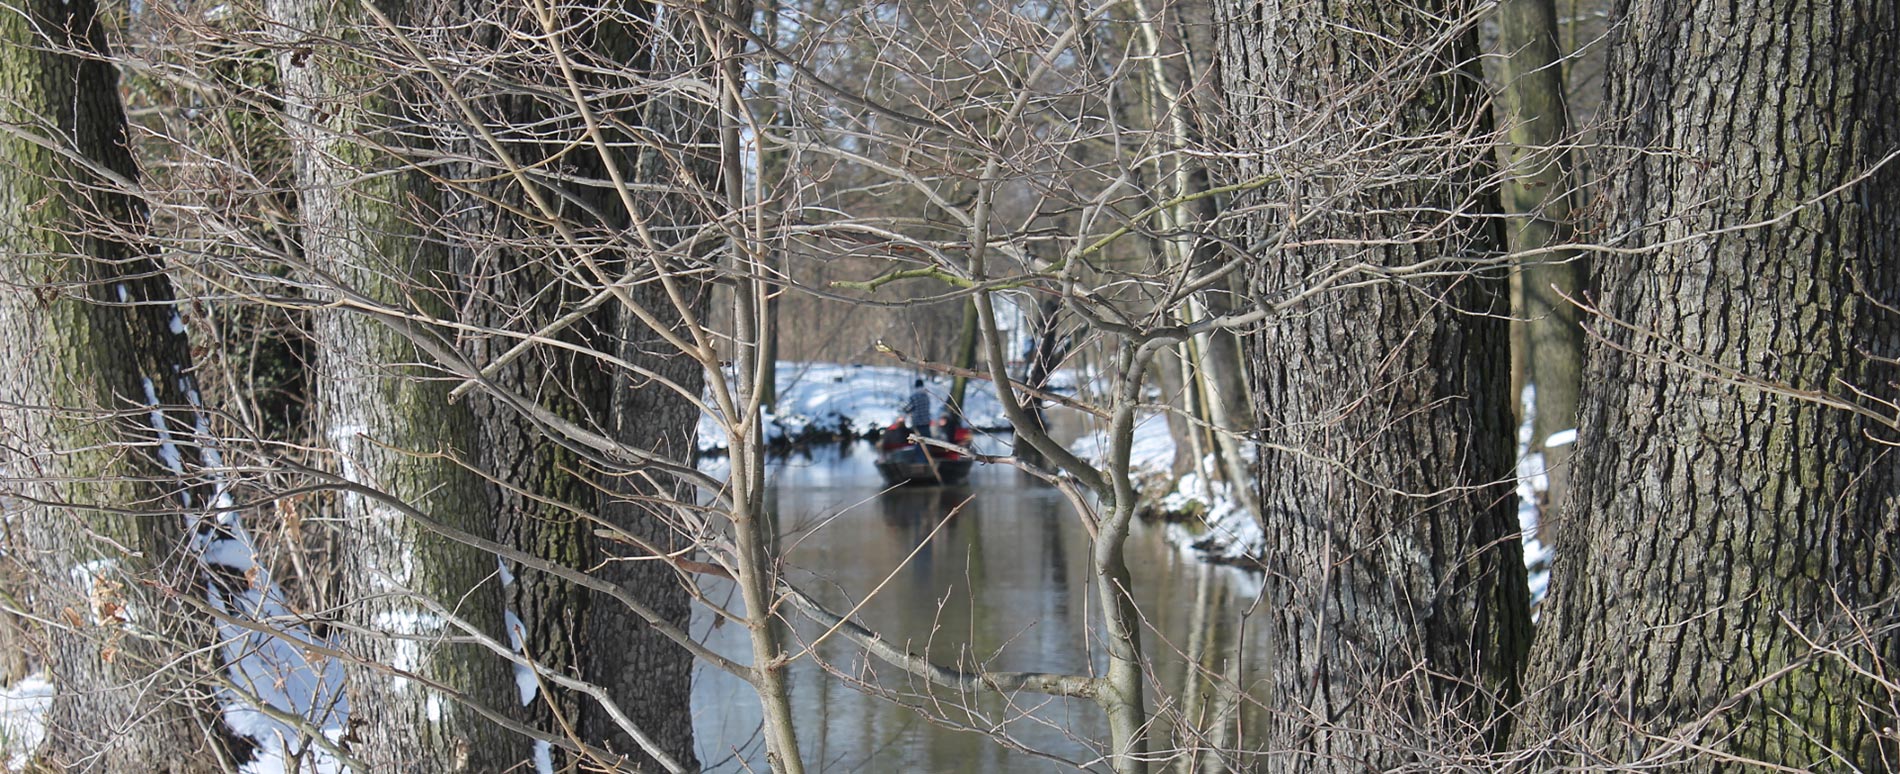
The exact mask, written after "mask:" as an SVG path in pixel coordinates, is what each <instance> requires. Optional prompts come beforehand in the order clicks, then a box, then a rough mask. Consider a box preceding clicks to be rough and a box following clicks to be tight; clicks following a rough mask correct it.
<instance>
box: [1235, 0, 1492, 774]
mask: <svg viewBox="0 0 1900 774" xmlns="http://www.w3.org/2000/svg"><path fill="white" fill-rule="evenodd" d="M1222 10H1223V12H1224V19H1223V21H1224V24H1223V28H1224V29H1225V31H1226V32H1225V36H1224V39H1223V41H1222V46H1223V48H1222V51H1223V60H1222V74H1223V77H1224V79H1225V81H1224V83H1223V86H1224V90H1225V92H1226V93H1227V94H1228V100H1229V106H1230V109H1231V111H1232V115H1231V116H1230V118H1231V119H1232V121H1233V126H1234V127H1235V132H1236V136H1237V144H1238V145H1239V146H1240V147H1241V148H1242V149H1243V151H1244V153H1245V154H1246V155H1244V156H1243V159H1244V160H1245V161H1244V163H1243V165H1242V166H1243V169H1242V176H1243V178H1244V179H1251V178H1255V177H1258V176H1263V175H1268V174H1272V175H1278V176H1280V177H1281V180H1280V181H1279V182H1278V183H1277V184H1276V185H1273V186H1269V187H1268V188H1266V189H1263V190H1264V191H1265V193H1266V196H1265V197H1264V201H1267V202H1272V203H1275V204H1282V205H1284V206H1285V207H1286V210H1285V211H1284V212H1283V211H1281V210H1278V209H1271V210H1269V209H1264V208H1263V209H1262V210H1261V211H1260V212H1261V214H1260V215H1256V216H1254V217H1253V218H1252V219H1251V226H1252V231H1251V233H1248V234H1246V235H1245V236H1244V238H1242V239H1241V240H1240V241H1242V242H1243V243H1248V244H1260V243H1262V240H1266V244H1269V245H1270V246H1269V247H1266V248H1264V250H1266V251H1267V252H1266V253H1265V254H1263V255H1259V256H1256V257H1254V258H1253V260H1254V261H1255V262H1256V266H1255V267H1254V274H1253V295H1254V297H1255V298H1256V299H1260V300H1262V301H1263V302H1268V303H1272V302H1275V301H1277V300H1279V299H1286V298H1290V297H1293V296H1295V295H1297V294H1299V293H1301V292H1304V291H1306V290H1308V289H1310V287H1311V283H1312V282H1313V281H1314V278H1317V277H1323V276H1326V275H1328V274H1331V273H1333V272H1335V271H1338V270H1340V269H1342V268H1344V267H1348V266H1352V265H1355V264H1359V263H1365V264H1369V265H1370V266H1373V267H1379V268H1374V269H1371V270H1369V271H1366V272H1362V273H1355V274H1353V275H1352V276H1351V277H1350V280H1351V281H1353V282H1356V283H1359V286H1357V287H1351V288H1333V289H1330V290H1326V291H1323V292H1321V293H1320V294H1319V295H1317V296H1314V297H1312V298H1310V299H1308V300H1307V301H1305V302H1303V303H1300V304H1298V305H1296V306H1293V307H1292V308H1289V309H1287V310H1285V311H1284V312H1282V313H1280V314H1277V315H1275V316H1273V317H1272V318H1270V319H1269V321H1268V322H1267V323H1266V325H1265V326H1264V330H1263V331H1262V332H1261V333H1260V334H1259V335H1258V336H1257V337H1255V338H1254V339H1253V341H1252V342H1251V344H1252V346H1253V348H1254V349H1253V363H1252V366H1253V379H1254V382H1253V388H1254V394H1255V399H1256V402H1257V404H1258V411H1259V414H1258V416H1259V423H1258V424H1259V427H1260V439H1261V441H1262V443H1261V446H1260V449H1261V451H1260V460H1259V464H1260V485H1261V488H1260V497H1261V506H1262V509H1263V512H1262V514H1261V517H1262V521H1263V523H1264V526H1265V532H1266V537H1267V545H1266V551H1265V553H1266V556H1265V559H1266V561H1267V563H1268V568H1267V576H1266V578H1267V583H1266V589H1267V590H1266V594H1267V595H1268V599H1269V600H1271V606H1272V607H1273V608H1275V609H1276V610H1277V612H1275V613H1273V614H1272V615H1270V616H1269V617H1268V619H1267V621H1268V625H1269V626H1271V627H1272V631H1273V632H1274V637H1275V638H1276V640H1277V642H1278V643H1279V655H1278V656H1277V658H1276V659H1275V665H1274V666H1273V667H1272V673H1271V677H1272V680H1273V688H1272V689H1271V690H1270V691H1268V692H1267V694H1266V696H1265V698H1264V701H1265V702H1266V703H1267V709H1268V711H1269V712H1270V713H1272V716H1273V718H1274V719H1273V720H1272V722H1271V725H1270V731H1269V736H1268V738H1267V739H1265V740H1263V742H1264V743H1265V745H1266V746H1267V748H1268V749H1273V750H1285V751H1298V753H1297V754H1296V755H1293V756H1289V757H1287V758H1286V759H1285V761H1284V764H1283V765H1284V768H1286V769H1287V770H1323V771H1333V770H1344V769H1347V768H1353V769H1359V768H1366V769H1370V770H1377V769H1385V768H1389V767H1392V766H1396V765H1400V764H1401V763H1403V762H1405V761H1408V760H1417V759H1420V757H1421V756H1426V755H1430V754H1432V753H1468V752H1472V751H1473V749H1472V748H1479V749H1481V748H1482V747H1483V746H1484V745H1485V743H1486V741H1487V740H1486V736H1495V733H1496V729H1497V727H1498V726H1499V725H1500V724H1499V723H1498V720H1497V717H1496V714H1497V711H1498V707H1497V706H1495V705H1494V702H1493V700H1492V698H1493V697H1497V698H1501V699H1504V700H1507V701H1508V700H1509V697H1510V696H1511V695H1512V694H1513V692H1514V690H1515V685H1516V682H1517V673H1518V670H1519V668H1520V665H1521V663H1522V658H1523V654H1524V651H1525V649H1526V647H1527V646H1528V638H1529V613H1528V610H1527V608H1526V595H1527V591H1526V588H1525V580H1524V566H1523V559H1522V556H1521V551H1520V549H1519V548H1518V543H1517V540H1516V539H1515V537H1514V533H1515V532H1516V531H1517V527H1516V518H1515V513H1514V509H1513V507H1512V506H1513V501H1514V498H1513V496H1512V488H1511V485H1510V479H1511V469H1512V454H1511V441H1512V435H1513V433H1512V423H1511V412H1510V398H1509V396H1507V395H1506V394H1505V391H1506V385H1507V376H1508V375H1507V374H1506V372H1505V369H1504V367H1503V366H1504V364H1505V362H1506V357H1507V356H1508V352H1507V351H1506V345H1507V340H1506V339H1507V332H1506V328H1505V324H1504V321H1503V318H1502V315H1501V314H1500V313H1501V312H1502V311H1504V298H1503V290H1504V282H1503V277H1502V276H1490V275H1481V274H1478V273H1452V274H1446V273H1442V272H1441V273H1436V274H1431V275H1426V276H1416V277H1409V278H1408V277H1404V276H1400V277H1390V278H1386V279H1384V280H1383V281H1375V282H1371V283H1366V282H1364V280H1366V279H1368V278H1378V277H1379V276H1380V271H1381V269H1391V268H1397V267H1403V266H1411V265H1416V264H1418V263H1419V262H1422V261H1432V260H1435V259H1455V258H1458V257H1463V256H1472V255H1483V254H1487V253H1494V252H1495V251H1496V250H1497V249H1498V247H1499V246H1500V245H1499V241H1500V240H1499V238H1498V235H1497V234H1496V230H1495V229H1494V228H1493V227H1492V226H1491V225H1489V223H1490V221H1489V220H1488V219H1486V218H1483V217H1481V216H1482V215H1483V214H1484V213H1487V212H1495V202H1494V201H1492V200H1488V199H1487V197H1485V196H1483V195H1482V191H1481V189H1480V183H1481V181H1483V180H1484V179H1485V178H1486V177H1487V176H1488V173H1489V165H1488V164H1487V163H1486V159H1485V157H1486V156H1487V155H1488V149H1487V147H1486V146H1485V145H1484V144H1483V142H1482V141H1481V140H1480V139H1478V138H1480V137H1482V134H1483V132H1482V130H1483V124H1484V122H1483V121H1481V120H1480V119H1479V114H1480V112H1481V111H1482V110H1483V101H1482V95H1481V94H1480V93H1478V90H1477V89H1476V88H1475V87H1474V85H1475V81H1476V80H1477V79H1476V78H1475V77H1473V74H1472V73H1470V72H1469V71H1468V69H1467V68H1468V67H1469V65H1468V63H1469V62H1471V61H1472V58H1471V53H1472V51H1473V50H1474V48H1475V45H1474V40H1473V36H1472V35H1471V34H1470V31H1469V30H1468V29H1465V28H1463V27H1461V26H1455V25H1458V24H1462V22H1461V21H1460V20H1462V19H1465V18H1466V17H1468V15H1469V12H1470V10H1471V9H1470V8H1469V7H1468V4H1465V3H1460V2H1431V3H1425V4H1423V5H1422V6H1413V5H1393V4H1387V3H1380V2H1372V1H1371V0H1350V1H1347V2H1332V3H1325V4H1315V3H1282V2H1277V1H1276V0H1266V1H1264V2H1232V3H1227V4H1225V5H1224V6H1223V8H1222ZM1447 20H1451V21H1449V22H1448V21H1447ZM1321 106H1324V107H1321ZM1289 224H1291V225H1290V226H1289ZM1453 265H1456V264H1455V263H1454V264H1453ZM1487 729H1488V730H1489V731H1490V733H1486V731H1487Z"/></svg>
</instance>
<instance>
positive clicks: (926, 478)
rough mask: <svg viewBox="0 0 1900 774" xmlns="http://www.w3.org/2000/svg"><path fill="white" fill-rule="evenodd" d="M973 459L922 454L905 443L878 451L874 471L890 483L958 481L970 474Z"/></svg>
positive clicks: (943, 482) (914, 447) (962, 480)
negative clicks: (895, 447) (899, 446)
mask: <svg viewBox="0 0 1900 774" xmlns="http://www.w3.org/2000/svg"><path fill="white" fill-rule="evenodd" d="M975 462H976V461H975V460H972V459H970V458H969V457H963V456H961V455H959V456H958V458H956V459H945V458H943V457H935V456H926V455H925V454H924V452H923V450H922V449H920V448H918V447H916V446H905V447H902V448H898V449H889V450H886V451H883V452H881V453H879V454H878V456H877V472H878V474H879V475H882V476H883V477H884V481H885V482H886V483H890V484H961V483H963V482H964V480H966V479H968V478H969V477H970V467H971V465H973V464H975Z"/></svg>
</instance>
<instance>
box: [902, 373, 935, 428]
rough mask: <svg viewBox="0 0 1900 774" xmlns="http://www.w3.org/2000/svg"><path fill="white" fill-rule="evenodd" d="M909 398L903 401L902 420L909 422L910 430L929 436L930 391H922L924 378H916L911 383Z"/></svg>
mask: <svg viewBox="0 0 1900 774" xmlns="http://www.w3.org/2000/svg"><path fill="white" fill-rule="evenodd" d="M911 387H912V389H911V391H910V400H909V401H906V402H905V403H904V421H906V422H909V423H910V431H911V432H913V433H916V434H917V435H919V436H923V437H926V438H927V437H929V436H930V393H928V392H925V391H924V380H922V379H918V380H917V382H916V383H915V384H913V385H911Z"/></svg>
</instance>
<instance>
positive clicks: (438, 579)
mask: <svg viewBox="0 0 1900 774" xmlns="http://www.w3.org/2000/svg"><path fill="white" fill-rule="evenodd" d="M418 10H419V9H412V8H410V7H407V6H405V5H403V4H400V3H392V4H389V5H386V6H383V7H382V8H380V9H378V10H377V11H376V12H375V13H372V9H371V8H370V7H368V6H360V5H354V4H342V5H335V6H330V5H315V4H309V3H303V2H297V1H296V0H281V1H280V2H273V3H272V4H271V7H270V12H271V15H272V17H273V18H274V19H275V20H276V21H277V22H278V23H279V24H281V25H282V27H281V28H280V30H279V32H278V34H279V35H281V36H283V42H284V45H283V46H282V48H281V49H280V50H281V52H282V53H280V55H279V60H278V66H279V70H280V73H281V77H282V82H283V86H284V92H285V100H284V103H285V113H286V117H287V121H286V124H287V131H288V134H289V137H290V145H291V149H292V157H293V166H294V168H295V181H296V186H297V192H298V196H299V207H298V211H299V212H300V213H301V214H302V223H301V226H302V236H303V244H302V247H303V257H304V260H305V262H306V264H307V267H308V270H309V271H308V274H309V275H310V279H311V281H312V284H313V285H316V286H318V287H319V288H321V289H320V290H318V291H317V292H319V293H321V294H325V295H328V296H329V297H330V298H331V299H333V300H338V301H347V300H350V299H352V298H354V299H356V300H357V301H359V302H360V303H363V304H379V305H387V306H389V307H392V308H395V309H400V310H404V311H406V312H409V313H411V314H416V315H423V316H425V317H430V318H435V319H447V318H448V316H449V313H450V310H451V309H452V307H451V306H450V291H451V290H452V283H451V281H450V280H449V277H448V276H447V272H448V269H449V265H448V254H447V251H446V249H444V247H443V245H442V243H441V242H440V240H439V239H436V238H434V236H435V235H433V234H430V233H428V232H427V227H426V221H425V220H424V219H423V218H424V214H425V213H426V212H428V211H429V210H431V209H433V207H431V206H430V203H431V202H432V201H433V200H434V198H435V191H434V190H433V186H431V185H429V184H428V183H427V182H426V181H425V179H424V178H423V177H422V175H421V174H420V173H418V172H416V171H413V170H412V169H409V168H408V167H409V165H410V163H411V162H410V160H409V159H406V158H402V153H403V150H402V149H405V148H413V147H415V146H416V145H417V143H419V142H423V141H426V138H427V137H428V136H429V132H428V131H427V130H426V129H425V128H424V126H425V125H419V124H418V123H417V122H415V121H413V120H411V119H409V118H406V117H405V114H410V113H411V112H412V111H413V109H414V107H415V106H414V105H406V104H404V103H403V102H402V98H403V95H405V94H413V93H414V91H415V90H417V89H418V88H426V87H427V82H426V81H416V80H409V81H405V80H403V79H400V78H395V77H392V76H393V75H394V73H392V72H391V68H389V67H388V64H389V63H390V62H402V61H410V60H412V59H413V57H411V56H409V55H407V54H406V52H405V48H404V46H403V44H401V43H400V42H398V41H396V40H394V38H395V36H396V34H398V33H397V32H396V30H394V29H391V28H388V27H386V26H385V25H383V23H382V21H381V20H380V19H379V18H378V17H379V16H383V18H388V19H391V20H393V23H395V24H402V23H405V22H408V21H412V20H413V14H414V13H416V12H417V11H418ZM384 15H386V16H384ZM400 34H401V35H402V36H404V37H406V38H410V39H416V38H419V37H424V36H426V35H428V34H430V33H429V32H428V31H426V30H421V29H417V28H403V29H401V31H400ZM379 60H380V61H379ZM419 83H420V84H422V86H421V87H419V86H418V84H419ZM313 317H314V320H313V327H314V330H313V331H312V337H311V338H312V341H313V344H314V346H315V349H316V350H317V360H318V366H317V369H316V371H317V372H316V374H315V377H314V379H313V383H314V387H315V392H316V394H317V410H318V419H317V421H318V423H319V424H320V426H321V427H323V428H324V429H325V433H324V436H325V440H326V442H327V445H328V446H329V448H330V449H331V450H332V451H333V452H334V455H335V456H334V464H335V465H336V466H337V467H338V469H339V470H340V472H341V473H342V475H343V476H344V477H345V478H347V479H350V480H351V481H354V482H357V483H359V484H362V485H364V486H368V487H372V488H375V489H379V490H381V491H383V492H384V493H387V494H389V495H392V496H394V497H396V498H398V499H400V500H402V501H403V502H406V503H408V504H409V505H411V506H413V507H415V508H416V509H418V510H420V511H421V512H422V513H423V514H426V515H427V516H428V517H429V518H431V519H433V520H435V521H438V522H440V523H442V524H445V525H447V526H450V527H453V528H456V529H459V530H462V531H464V532H468V533H472V534H474V535H477V536H483V537H491V538H492V537H493V535H494V530H495V518H494V511H493V509H494V504H493V502H492V501H491V499H490V498H489V496H488V489H487V484H486V482H485V481H484V480H483V479H482V478H481V477H480V476H479V475H478V474H476V473H475V472H474V471H473V470H472V469H470V468H469V467H468V465H469V464H470V463H471V462H472V460H473V455H474V454H475V450H476V447H477V444H478V443H479V437H478V436H477V435H476V433H475V430H476V424H475V418H474V417H473V416H472V415H471V414H470V412H469V411H468V409H467V408H466V407H465V406H458V405H451V403H450V402H449V400H448V391H449V387H450V386H451V384H450V383H449V382H446V381H444V380H442V379H441V376H442V374H440V373H437V372H434V371H433V369H430V368H428V367H427V366H424V365H421V364H423V363H426V362H427V360H428V358H427V357H426V356H425V355H423V353H422V352H421V351H420V350H419V349H418V348H417V346H416V345H415V344H414V343H412V341H410V340H409V339H407V338H405V333H404V330H405V329H406V330H407V331H408V332H410V333H411V334H414V335H421V336H434V335H437V334H436V332H435V331H432V330H430V329H429V328H428V326H426V325H424V324H422V323H419V322H414V321H412V320H408V319H394V318H386V317H378V316H373V315H371V314H369V313H366V312H364V311H361V310H360V309H348V308H329V309H324V310H321V311H320V312H319V313H317V314H315V315H314V316H313ZM336 511H337V516H338V518H339V523H338V529H339V531H340V532H341V534H342V539H343V551H342V552H341V555H342V557H343V559H344V571H343V579H342V585H343V587H344V588H343V594H344V597H345V604H346V605H347V607H346V609H345V611H344V612H343V617H344V618H345V619H346V621H347V623H348V624H349V625H348V626H345V627H342V629H341V632H342V633H341V635H340V640H341V641H342V642H343V643H344V644H345V645H346V646H347V647H348V648H349V649H350V650H351V651H352V652H353V653H355V654H356V655H358V656H359V657H361V658H363V659H365V661H366V662H367V664H368V665H362V666H357V667H355V668H353V669H352V670H351V674H350V678H349V686H348V687H349V694H350V707H351V721H352V724H353V725H356V726H357V730H356V736H357V737H358V740H357V742H356V748H355V750H356V752H357V754H358V755H359V757H360V758H361V759H362V760H364V761H365V762H366V763H368V764H369V765H370V766H372V767H374V768H375V769H376V770H378V771H430V772H464V771H465V772H487V771H501V770H504V769H507V768H509V767H510V766H513V765H516V764H518V763H520V762H522V761H523V760H524V759H525V758H527V756H528V752H529V748H528V743H527V741H526V740H525V739H523V738H521V737H519V736H517V735H515V734H513V733H511V732H508V731H505V730H503V729H502V728H501V727H499V726H497V725H496V724H494V723H493V722H492V721H491V720H489V719H487V718H484V717H482V716H480V715H479V714H478V713H477V712H476V710H475V707H477V706H482V707H487V708H490V709H491V710H498V711H507V708H509V707H513V706H517V705H518V704H519V702H518V701H517V697H516V696H515V695H514V693H515V691H514V680H513V677H512V676H511V674H510V672H509V668H508V666H507V662H506V661H504V660H502V659H500V658H499V657H497V656H495V655H494V654H492V653H490V652H488V651H487V650H485V649H483V648H482V647H481V646H479V645H476V644H473V643H470V642H468V641H467V635H466V634H465V633H464V631H463V630H462V629H461V628H459V627H458V626H456V625H455V624H453V623H452V622H451V621H450V617H451V616H453V617H454V618H457V619H460V620H461V621H463V622H465V623H466V624H467V625H468V626H471V627H473V628H474V629H475V630H476V631H478V632H480V633H481V634H482V635H484V636H487V637H490V638H494V639H495V640H499V641H503V642H505V641H506V634H505V632H504V631H503V628H502V597H501V582H500V580H499V577H498V573H497V572H496V560H495V557H494V556H492V555H489V554H487V553H485V552H482V551H479V550H476V549H474V548H471V547H468V546H465V545H462V544H459V543H455V542H452V541H450V540H448V539H446V538H443V537H441V536H438V535H435V534H433V533H430V532H428V531H426V530H425V529H424V528H422V527H421V526H420V525H419V524H417V523H415V522H414V521H412V520H410V519H408V518H406V517H405V516H404V515H403V514H402V513H400V512H398V511H396V510H395V509H393V508H391V507H389V506H388V505H385V504H381V503H378V502H376V501H374V500H372V499H371V498H369V497H366V496H364V495H361V494H355V493H346V494H343V495H340V496H339V497H338V500H337V504H336ZM372 665H375V666H372ZM379 667H382V668H394V669H396V670H400V672H398V673H390V672H386V671H383V669H382V668H379Z"/></svg>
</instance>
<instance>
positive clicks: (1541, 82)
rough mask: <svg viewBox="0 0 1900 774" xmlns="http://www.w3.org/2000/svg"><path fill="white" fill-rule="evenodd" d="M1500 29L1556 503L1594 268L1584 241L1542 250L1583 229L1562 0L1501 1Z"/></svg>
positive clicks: (1516, 197) (1518, 242)
mask: <svg viewBox="0 0 1900 774" xmlns="http://www.w3.org/2000/svg"><path fill="white" fill-rule="evenodd" d="M1498 28H1499V37H1498V47H1499V48H1500V49H1502V50H1503V52H1504V55H1505V56H1504V89H1503V94H1502V96H1503V99H1502V101H1501V106H1500V107H1501V112H1502V114H1503V120H1504V123H1505V127H1506V132H1505V140H1506V144H1505V146H1504V149H1503V151H1504V152H1503V156H1504V165H1505V172H1506V175H1505V181H1504V187H1503V199H1504V209H1505V212H1508V213H1510V214H1511V215H1512V216H1513V217H1512V218H1511V221H1510V223H1511V228H1510V236H1511V240H1510V246H1511V250H1512V252H1516V253H1524V254H1525V255H1524V257H1523V258H1522V259H1520V261H1519V265H1520V266H1521V267H1523V269H1522V270H1523V279H1522V286H1523V295H1522V299H1523V307H1522V308H1521V309H1518V310H1516V311H1517V314H1516V315H1514V316H1516V317H1521V318H1523V319H1524V320H1525V321H1526V322H1525V325H1526V327H1527V330H1526V336H1525V339H1526V341H1525V344H1527V345H1528V346H1527V347H1526V349H1528V353H1527V354H1528V358H1527V359H1526V361H1525V362H1526V365H1527V366H1528V368H1527V371H1528V373H1527V374H1526V376H1527V377H1528V379H1529V381H1530V383H1531V384H1532V385H1533V386H1535V387H1536V388H1537V402H1536V405H1535V406H1534V408H1533V411H1532V413H1533V417H1532V420H1531V448H1533V449H1543V451H1544V455H1545V461H1546V468H1547V469H1548V470H1549V472H1550V477H1549V480H1550V498H1549V502H1552V503H1561V502H1562V501H1563V500H1562V497H1563V490H1564V482H1565V481H1567V480H1568V479H1569V477H1570V466H1569V464H1568V460H1569V456H1570V450H1571V448H1572V447H1571V446H1568V445H1558V446H1555V447H1549V448H1546V447H1545V445H1544V441H1545V440H1546V439H1548V438H1550V436H1551V434H1552V433H1556V432H1558V431H1561V430H1568V429H1571V428H1574V427H1576V426H1577V395H1578V393H1579V392H1580V391H1581V390H1582V388H1583V326H1582V325H1581V324H1580V323H1579V321H1580V319H1581V317H1582V314H1583V312H1582V309H1581V308H1579V307H1578V306H1577V304H1576V303H1573V302H1572V301H1571V300H1568V299H1566V298H1565V296H1569V297H1570V299H1579V300H1580V296H1579V292H1580V291H1581V290H1582V289H1583V280H1584V277H1585V271H1584V259H1583V256H1582V255H1581V254H1579V253H1578V252H1577V251H1575V250H1551V251H1545V252H1534V251H1539V250H1544V249H1545V248H1548V247H1551V246H1552V245H1560V244H1567V243H1569V242H1571V241H1573V239H1574V237H1575V234H1576V228H1575V223H1574V220H1573V217H1574V216H1573V215H1572V211H1571V202H1572V197H1573V190H1574V189H1575V187H1576V185H1575V182H1574V180H1573V178H1572V177H1571V174H1570V166H1571V165H1570V152H1569V147H1568V143H1569V142H1570V136H1569V135H1570V120H1569V114H1568V112H1567V110H1566V108H1565V105H1566V101H1565V99H1564V91H1565V89H1564V80H1563V52H1562V51H1560V50H1559V49H1558V48H1557V9H1556V8H1555V5H1554V2H1553V0H1501V2H1499V3H1498ZM1515 394H1516V393H1513V395H1515ZM1513 399H1514V400H1515V398H1513ZM1561 523H1562V514H1561V513H1559V512H1556V509H1555V508H1548V509H1547V510H1546V511H1545V513H1544V519H1543V521H1542V522H1541V524H1542V525H1543V526H1544V528H1545V530H1546V539H1549V538H1548V535H1549V534H1550V533H1553V532H1555V531H1556V530H1557V529H1558V525H1560V524H1561Z"/></svg>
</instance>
